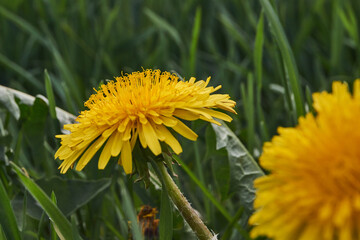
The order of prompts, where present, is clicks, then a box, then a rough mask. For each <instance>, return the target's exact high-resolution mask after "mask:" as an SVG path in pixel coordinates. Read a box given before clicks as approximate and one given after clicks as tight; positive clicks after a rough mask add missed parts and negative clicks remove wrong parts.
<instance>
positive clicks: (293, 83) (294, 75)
mask: <svg viewBox="0 0 360 240" xmlns="http://www.w3.org/2000/svg"><path fill="white" fill-rule="evenodd" d="M260 3H261V5H262V7H263V9H264V12H265V15H266V17H267V19H268V21H269V23H270V26H271V30H272V33H273V36H274V38H275V39H276V42H277V44H278V46H279V49H280V52H281V56H282V60H283V62H284V68H285V72H286V79H287V81H288V83H289V84H288V86H289V88H290V89H289V91H290V93H291V95H293V98H290V101H291V102H290V103H289V104H290V106H292V107H293V109H295V110H296V111H294V112H293V114H294V116H293V117H294V121H295V122H297V119H298V117H300V116H303V115H304V113H305V111H304V105H303V102H304V101H303V94H302V91H301V87H300V79H299V72H298V69H297V66H296V63H295V58H294V55H293V52H292V50H291V48H290V44H289V42H288V40H287V38H286V35H285V32H284V29H283V27H282V26H281V23H280V20H279V18H278V16H277V15H276V13H275V11H274V9H273V7H272V6H271V4H270V1H269V0H260Z"/></svg>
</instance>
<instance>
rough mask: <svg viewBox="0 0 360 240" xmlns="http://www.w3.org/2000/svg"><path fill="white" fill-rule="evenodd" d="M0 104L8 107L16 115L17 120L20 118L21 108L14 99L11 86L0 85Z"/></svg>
mask: <svg viewBox="0 0 360 240" xmlns="http://www.w3.org/2000/svg"><path fill="white" fill-rule="evenodd" d="M0 104H2V105H3V106H4V107H6V109H7V110H9V112H10V113H11V115H13V116H14V118H15V119H16V120H19V118H20V109H19V106H18V105H17V104H16V102H15V99H14V94H13V93H12V92H11V91H10V89H9V88H7V87H4V86H0Z"/></svg>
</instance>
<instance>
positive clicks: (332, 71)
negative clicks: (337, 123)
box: [0, 0, 360, 239]
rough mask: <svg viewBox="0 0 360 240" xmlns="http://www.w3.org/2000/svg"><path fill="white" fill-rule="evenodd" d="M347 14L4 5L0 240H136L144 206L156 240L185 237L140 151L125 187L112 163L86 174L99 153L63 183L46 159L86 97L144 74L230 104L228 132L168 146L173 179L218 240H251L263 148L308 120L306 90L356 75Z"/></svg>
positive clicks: (135, 4) (258, 6)
mask: <svg viewBox="0 0 360 240" xmlns="http://www.w3.org/2000/svg"><path fill="white" fill-rule="evenodd" d="M359 13H360V2H359V1H356V0H345V1H341V0H330V1H325V0H316V1H310V0H306V1H297V2H290V1H285V0H279V1H269V0H258V1H253V0H243V1H234V0H230V1H190V0H189V1H179V0H174V1H165V0H159V1H128V0H126V1H110V0H104V1H91V0H79V1H40V0H33V1H24V0H16V1H14V0H11V1H10V0H5V1H2V2H1V3H0V26H1V27H0V71H1V73H2V75H1V78H0V85H4V86H6V87H2V86H0V181H1V183H0V187H1V188H0V190H1V191H0V201H1V206H7V207H6V208H4V209H3V210H2V211H0V215H1V217H2V219H8V220H7V221H6V222H4V221H0V238H1V237H4V236H6V237H7V239H57V238H58V235H64V234H65V236H66V238H67V239H71V238H74V239H80V238H83V239H128V237H129V236H132V237H133V239H141V238H142V236H141V230H140V228H139V226H138V224H137V222H136V214H137V212H138V211H139V210H140V208H141V206H142V205H145V204H147V205H151V206H152V207H156V208H157V209H158V210H159V212H160V214H158V216H157V217H158V218H160V226H161V227H160V232H159V233H160V236H165V235H166V236H167V237H168V238H171V237H169V234H170V232H171V234H172V239H192V238H194V236H193V235H192V234H191V233H190V232H189V231H188V226H187V225H186V224H185V223H184V221H183V220H182V218H181V217H180V215H179V213H178V212H177V210H176V209H175V208H174V207H173V206H172V205H171V204H170V201H169V199H168V198H166V197H165V196H166V194H165V190H161V184H160V183H161V180H159V179H157V178H156V177H154V173H153V172H154V169H153V168H152V167H151V165H148V163H145V164H144V162H142V161H141V160H142V156H143V155H142V154H143V153H141V152H140V153H138V152H137V153H136V154H134V158H135V165H136V166H138V167H139V175H137V176H136V175H135V176H126V175H125V174H124V173H123V170H122V168H121V167H120V166H118V165H117V164H116V162H117V159H111V161H110V163H109V166H107V168H106V169H105V170H103V171H99V170H97V158H98V156H95V157H94V159H93V160H92V161H91V162H90V164H89V165H88V166H87V167H86V168H85V170H84V171H82V172H76V171H74V170H70V171H69V172H68V173H67V174H65V175H61V174H60V173H59V171H58V170H57V168H58V166H59V164H60V162H59V161H58V160H54V159H53V158H54V157H53V156H54V153H55V151H56V150H57V149H58V147H59V140H58V139H55V138H54V136H55V135H57V134H63V133H65V132H64V131H63V130H62V126H63V125H64V124H67V123H71V122H74V120H75V116H74V115H73V114H75V115H77V114H78V113H79V111H81V110H84V106H83V103H84V101H86V99H87V98H88V97H89V96H90V94H92V93H93V92H94V90H93V88H97V87H98V86H99V83H100V82H106V80H107V79H113V77H114V76H118V75H121V73H122V72H124V73H129V72H132V71H138V70H141V68H142V67H143V68H160V69H161V70H167V71H174V72H176V73H178V74H179V75H180V76H182V77H184V78H185V79H186V80H188V79H189V78H190V77H191V76H194V77H196V78H197V79H206V78H207V77H208V76H211V77H212V80H211V82H210V85H214V86H216V85H220V84H221V85H222V87H223V88H222V89H221V90H219V92H221V93H229V95H230V96H231V98H232V99H234V100H236V102H237V108H236V111H237V113H238V115H234V114H232V115H231V116H232V117H233V119H234V121H233V122H232V123H230V124H229V126H225V125H224V126H222V127H217V126H214V129H213V128H212V127H211V126H210V125H209V124H204V123H202V122H200V121H199V122H194V123H193V124H192V128H193V129H194V131H196V132H197V133H198V135H199V139H198V141H196V142H195V143H193V142H190V141H187V140H185V139H179V140H180V141H181V144H182V146H183V149H184V153H182V155H180V156H174V159H175V160H176V161H175V162H178V163H179V164H176V163H175V164H174V165H172V168H173V171H174V174H173V178H174V180H175V181H176V183H177V184H178V186H179V188H180V189H181V190H182V191H183V192H184V195H185V196H186V197H187V198H188V199H189V201H190V202H191V204H192V206H193V207H194V208H195V209H197V210H198V211H199V213H200V214H201V216H202V218H203V219H204V221H205V222H206V224H207V225H208V226H209V228H210V229H212V230H213V231H214V232H215V233H218V234H219V238H220V239H249V236H248V232H249V229H250V226H248V225H247V223H246V221H247V218H248V216H249V214H250V212H251V206H252V201H253V198H254V189H253V187H252V180H253V179H254V178H256V177H257V176H260V175H262V170H261V169H260V168H258V166H257V164H256V160H257V159H258V157H259V156H260V154H261V151H262V145H263V143H264V142H265V141H268V140H270V138H271V137H272V136H274V135H275V134H276V129H277V127H278V126H285V127H286V126H294V124H295V123H296V121H297V117H298V116H300V115H303V114H305V113H306V112H308V111H313V109H312V106H311V103H312V99H311V94H312V92H315V91H322V90H326V89H327V90H328V89H329V88H330V85H331V82H332V81H333V80H342V81H348V82H349V83H351V82H352V81H353V80H354V79H355V78H356V77H358V76H359V75H360V46H359V44H360V40H359V36H358V33H359V25H360V24H359V15H360V14H359ZM45 69H47V70H45ZM10 88H11V89H16V90H18V91H14V90H11V89H10ZM43 96H47V99H46V98H45V97H43ZM205 126H206V127H205ZM221 147H223V148H221ZM136 148H137V147H136ZM219 148H220V149H219ZM134 151H135V150H134ZM174 159H173V160H174ZM167 160H168V165H169V166H170V165H171V164H170V162H171V160H172V159H171V158H170V157H169V158H168V159H167ZM10 161H12V162H13V164H14V165H10ZM16 166H19V167H23V168H24V169H25V170H26V172H27V173H28V175H29V176H30V178H28V177H27V176H25V175H24V172H23V171H21V170H19V169H18V168H17V167H16ZM140 167H141V169H140ZM15 169H16V170H15ZM14 170H15V172H14ZM137 178H142V179H146V187H147V188H145V186H144V184H143V181H138V182H135V183H134V180H136V179H137ZM31 179H33V180H34V181H33V180H31ZM52 193H53V194H52ZM33 195H35V196H33ZM10 206H11V207H10ZM164 209H165V210H164ZM162 210H164V212H163V211H162ZM54 214H55V219H54ZM14 216H15V217H14ZM49 217H50V218H49ZM171 219H172V222H171ZM55 221H59V222H55ZM129 221H131V223H129ZM162 221H163V222H162ZM52 223H55V224H54V227H52V226H53V225H52ZM171 226H172V227H171ZM70 235H71V236H70Z"/></svg>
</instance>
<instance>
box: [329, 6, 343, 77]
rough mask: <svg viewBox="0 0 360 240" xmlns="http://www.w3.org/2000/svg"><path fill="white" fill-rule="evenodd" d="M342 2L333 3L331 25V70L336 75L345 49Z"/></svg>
mask: <svg viewBox="0 0 360 240" xmlns="http://www.w3.org/2000/svg"><path fill="white" fill-rule="evenodd" d="M342 2H343V1H342V0H334V1H332V24H331V26H332V27H331V38H330V41H331V48H330V70H331V73H332V74H335V73H336V72H337V71H338V70H339V65H340V59H341V52H342V49H343V39H344V27H343V24H342V23H341V18H340V16H339V14H338V13H339V11H340V10H339V9H341V8H342Z"/></svg>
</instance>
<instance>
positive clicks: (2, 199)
mask: <svg viewBox="0 0 360 240" xmlns="http://www.w3.org/2000/svg"><path fill="white" fill-rule="evenodd" d="M0 206H1V207H0V225H1V226H2V227H3V233H4V234H5V235H6V237H7V238H8V239H14V240H18V239H19V240H20V239H21V237H20V232H19V229H18V226H17V223H16V219H15V214H14V211H13V209H12V207H11V204H10V199H9V197H8V195H7V193H6V189H5V187H4V185H3V183H2V181H0Z"/></svg>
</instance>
